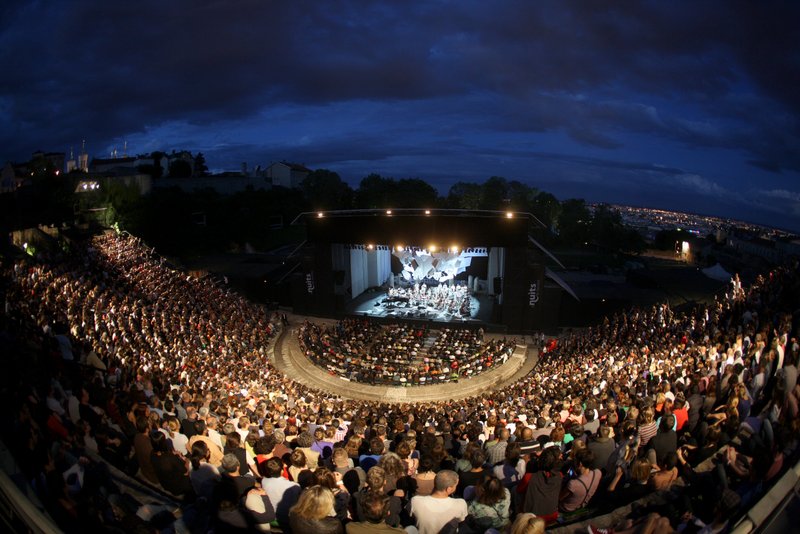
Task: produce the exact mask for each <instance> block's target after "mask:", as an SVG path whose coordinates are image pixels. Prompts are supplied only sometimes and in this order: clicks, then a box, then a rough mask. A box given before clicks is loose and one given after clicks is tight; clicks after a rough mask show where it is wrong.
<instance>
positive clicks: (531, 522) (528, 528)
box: [508, 513, 545, 534]
mask: <svg viewBox="0 0 800 534" xmlns="http://www.w3.org/2000/svg"><path fill="white" fill-rule="evenodd" d="M544 526H545V523H544V519H542V518H541V517H536V516H535V515H534V514H531V513H524V514H519V515H517V519H516V520H515V521H514V523H512V525H511V527H510V529H509V531H508V534H544Z"/></svg>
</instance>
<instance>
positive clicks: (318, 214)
mask: <svg viewBox="0 0 800 534" xmlns="http://www.w3.org/2000/svg"><path fill="white" fill-rule="evenodd" d="M323 216H324V214H323V213H322V212H321V211H320V212H317V218H318V219H321V218H322V217H323Z"/></svg>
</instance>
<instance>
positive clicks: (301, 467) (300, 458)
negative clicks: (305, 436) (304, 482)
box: [289, 449, 309, 482]
mask: <svg viewBox="0 0 800 534" xmlns="http://www.w3.org/2000/svg"><path fill="white" fill-rule="evenodd" d="M291 462H292V463H291V465H290V466H289V477H290V478H291V479H292V480H294V481H295V482H297V481H298V479H299V478H300V472H301V471H308V470H309V468H308V465H306V455H305V453H304V452H303V451H302V450H300V449H295V450H293V451H292V455H291Z"/></svg>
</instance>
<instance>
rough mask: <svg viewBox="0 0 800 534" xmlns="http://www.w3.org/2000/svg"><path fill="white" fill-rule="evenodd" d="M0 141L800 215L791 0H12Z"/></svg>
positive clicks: (1, 80)
mask: <svg viewBox="0 0 800 534" xmlns="http://www.w3.org/2000/svg"><path fill="white" fill-rule="evenodd" d="M0 68H2V73H3V75H2V77H0V144H1V146H0V159H2V160H16V161H24V160H27V159H28V158H29V157H30V153H31V152H33V151H34V150H37V149H43V150H46V151H64V152H68V151H69V149H70V146H74V147H76V148H78V147H79V146H80V143H81V140H82V139H86V143H87V149H88V151H89V153H90V154H91V155H92V156H108V155H109V154H110V152H111V150H112V149H113V148H115V147H116V148H117V149H119V150H120V151H121V149H122V146H123V143H124V142H125V141H127V144H128V151H129V152H131V153H147V152H150V151H153V150H166V151H170V150H172V149H188V150H191V151H193V152H197V151H202V152H203V153H204V154H205V155H206V160H207V162H208V164H209V166H210V167H211V168H212V169H216V170H225V169H228V170H233V169H238V168H239V167H240V164H241V162H247V163H248V165H249V166H250V167H251V168H252V167H254V166H255V165H257V164H261V165H262V166H265V165H268V164H269V163H270V162H272V161H279V160H289V161H297V162H302V163H305V164H306V165H308V166H310V167H312V168H328V169H331V170H334V171H336V172H338V173H339V174H340V175H341V176H342V177H343V178H344V179H346V180H347V181H348V182H350V183H351V184H352V185H354V186H357V184H358V182H359V180H360V179H361V178H363V177H364V176H366V175H367V174H369V173H370V172H377V173H379V174H381V175H383V176H392V177H395V178H404V177H419V178H423V179H425V180H428V181H429V182H430V183H432V184H433V185H435V186H436V187H437V188H438V189H439V190H440V192H442V193H446V192H447V190H448V188H449V187H450V185H452V184H453V183H455V182H457V181H477V182H482V181H484V180H485V179H487V178H488V177H490V176H493V175H498V176H504V177H506V178H508V179H516V180H520V181H523V182H526V183H528V184H530V185H533V186H535V187H538V188H540V189H543V190H546V191H549V192H552V193H553V194H555V195H556V196H557V197H559V198H561V199H565V198H570V197H582V198H585V199H587V200H589V201H605V202H617V203H627V204H632V205H642V206H654V207H663V208H671V209H678V210H687V211H695V212H701V213H709V214H715V215H723V216H731V217H736V218H741V219H746V220H753V221H756V222H761V223H766V224H771V225H774V226H779V227H788V228H791V229H795V230H800V2H793V1H787V2H771V1H758V2H754V1H748V2H735V1H720V2H711V1H708V2H706V1H704V2H688V1H687V2H663V1H652V2H644V1H630V2H627V1H625V2H617V1H614V2H611V1H608V2H587V1H557V2H556V1H554V2H546V1H535V2H534V1H520V2H500V1H498V2H487V1H470V0H452V1H446V0H441V1H431V2H416V1H414V2H409V1H401V0H398V1H396V2H366V1H364V2H356V1H353V2H340V1H330V0H326V1H324V2H322V1H308V2H304V1H296V0H293V1H277V0H276V1H270V0H236V1H232V0H216V1H210V0H170V1H168V2H165V1H163V0H137V1H134V2H122V1H109V0H94V1H88V0H74V1H67V0H62V1H59V0H50V1H45V0H40V1H17V0H3V2H2V3H0Z"/></svg>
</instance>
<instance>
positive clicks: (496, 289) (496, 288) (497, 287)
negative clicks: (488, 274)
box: [493, 276, 503, 295]
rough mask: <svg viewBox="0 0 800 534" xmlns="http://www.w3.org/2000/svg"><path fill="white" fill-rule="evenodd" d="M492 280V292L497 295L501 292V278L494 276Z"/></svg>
mask: <svg viewBox="0 0 800 534" xmlns="http://www.w3.org/2000/svg"><path fill="white" fill-rule="evenodd" d="M493 282H494V286H493V289H494V294H495V295H499V294H500V293H502V292H503V279H502V278H500V277H499V276H495V277H494V280H493Z"/></svg>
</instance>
